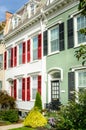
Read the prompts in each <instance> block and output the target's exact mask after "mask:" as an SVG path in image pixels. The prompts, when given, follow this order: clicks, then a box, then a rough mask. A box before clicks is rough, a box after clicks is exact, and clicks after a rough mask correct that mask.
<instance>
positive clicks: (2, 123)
mask: <svg viewBox="0 0 86 130" xmlns="http://www.w3.org/2000/svg"><path fill="white" fill-rule="evenodd" d="M10 124H11V122H9V121H2V120H0V126H3V125H10Z"/></svg>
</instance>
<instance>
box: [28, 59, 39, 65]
mask: <svg viewBox="0 0 86 130" xmlns="http://www.w3.org/2000/svg"><path fill="white" fill-rule="evenodd" d="M38 61H39V60H38V59H37V60H34V61H31V62H30V64H33V63H36V62H38Z"/></svg>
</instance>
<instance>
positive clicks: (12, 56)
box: [11, 48, 13, 67]
mask: <svg viewBox="0 0 86 130" xmlns="http://www.w3.org/2000/svg"><path fill="white" fill-rule="evenodd" d="M11 67H13V48H11Z"/></svg>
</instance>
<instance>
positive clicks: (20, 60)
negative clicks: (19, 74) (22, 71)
mask: <svg viewBox="0 0 86 130" xmlns="http://www.w3.org/2000/svg"><path fill="white" fill-rule="evenodd" d="M20 64H22V44H20V45H19V65H20Z"/></svg>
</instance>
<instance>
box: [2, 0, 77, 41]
mask: <svg viewBox="0 0 86 130" xmlns="http://www.w3.org/2000/svg"><path fill="white" fill-rule="evenodd" d="M69 3H73V4H71V5H70V6H69V7H67V8H66V9H63V10H61V7H63V6H64V5H68V4H69ZM78 3H79V0H56V1H55V2H52V3H51V4H50V5H48V6H45V7H43V12H38V13H37V14H35V15H34V16H33V17H32V18H27V20H26V21H24V23H22V24H21V25H19V26H18V27H17V28H15V29H14V30H12V31H11V32H9V33H8V34H7V35H5V36H4V39H5V41H6V40H8V39H10V38H11V37H12V36H15V35H17V34H18V33H19V32H21V31H23V30H25V29H26V28H27V27H29V26H32V25H33V24H34V23H36V22H37V21H40V19H41V18H42V15H43V14H44V15H45V16H46V17H48V16H49V15H50V14H51V13H53V12H54V11H57V10H58V13H57V14H55V15H54V16H52V17H51V18H54V17H55V16H57V15H58V14H60V13H62V12H63V11H66V10H68V9H69V8H71V7H74V6H75V5H78ZM51 18H50V19H51ZM48 20H49V19H48Z"/></svg>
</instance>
